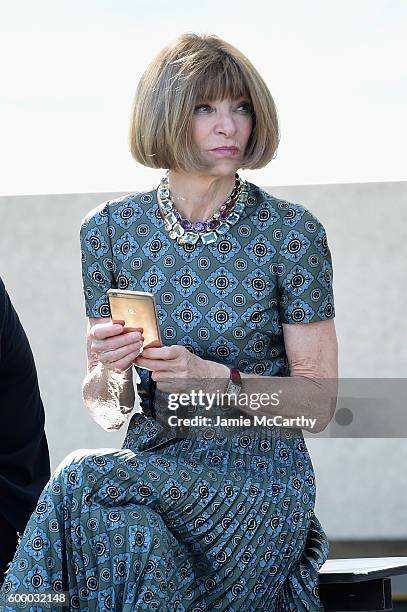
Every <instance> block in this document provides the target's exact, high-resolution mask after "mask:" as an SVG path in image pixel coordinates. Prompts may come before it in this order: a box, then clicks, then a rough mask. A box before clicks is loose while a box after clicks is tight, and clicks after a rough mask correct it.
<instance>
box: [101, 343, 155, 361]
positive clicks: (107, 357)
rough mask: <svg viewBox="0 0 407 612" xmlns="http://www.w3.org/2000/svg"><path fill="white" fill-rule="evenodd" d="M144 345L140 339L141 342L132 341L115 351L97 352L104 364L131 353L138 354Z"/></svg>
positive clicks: (118, 359)
mask: <svg viewBox="0 0 407 612" xmlns="http://www.w3.org/2000/svg"><path fill="white" fill-rule="evenodd" d="M142 346H143V343H142V341H141V340H140V341H139V342H132V343H131V344H126V346H123V347H121V348H118V349H115V350H113V351H100V352H99V353H98V352H96V354H97V355H98V358H99V361H101V362H102V363H103V364H113V363H116V362H117V361H120V360H121V359H123V358H126V357H127V356H128V355H129V354H132V353H137V355H138V354H139V353H140V351H141V348H142Z"/></svg>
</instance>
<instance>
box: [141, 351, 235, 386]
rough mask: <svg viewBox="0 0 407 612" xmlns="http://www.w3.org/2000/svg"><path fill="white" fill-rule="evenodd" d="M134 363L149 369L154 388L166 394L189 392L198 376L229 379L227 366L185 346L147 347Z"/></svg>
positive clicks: (200, 377) (198, 378)
mask: <svg viewBox="0 0 407 612" xmlns="http://www.w3.org/2000/svg"><path fill="white" fill-rule="evenodd" d="M134 363H135V364H136V365H137V366H139V367H141V368H147V369H149V370H151V371H152V375H151V377H152V379H153V380H155V381H156V382H157V388H158V389H159V390H160V391H164V392H165V393H189V391H190V390H191V389H192V388H194V389H195V388H196V387H197V383H198V382H200V381H201V379H216V378H219V379H223V380H226V379H227V378H229V368H228V367H227V366H225V365H223V364H221V363H216V362H215V361H209V360H206V359H201V357H198V356H197V355H194V353H191V351H189V350H188V349H187V348H186V347H185V346H180V345H177V344H173V345H172V346H161V347H159V348H146V349H144V350H143V354H142V355H140V356H139V357H137V358H136V359H135V360H134Z"/></svg>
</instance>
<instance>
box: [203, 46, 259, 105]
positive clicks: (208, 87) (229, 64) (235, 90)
mask: <svg viewBox="0 0 407 612" xmlns="http://www.w3.org/2000/svg"><path fill="white" fill-rule="evenodd" d="M226 98H230V99H231V100H238V99H239V98H248V99H249V100H250V99H251V97H250V93H249V87H248V85H247V82H246V79H245V77H244V75H243V72H242V70H241V68H240V66H238V65H237V64H236V62H234V61H233V59H232V58H230V57H229V56H228V55H226V54H225V55H223V57H222V58H220V59H219V60H218V61H216V62H212V63H210V64H208V66H206V68H205V70H203V71H201V73H200V77H199V78H198V79H197V81H196V84H195V100H196V101H197V102H198V101H203V100H205V101H215V100H220V101H222V100H225V99H226Z"/></svg>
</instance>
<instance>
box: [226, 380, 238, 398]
mask: <svg viewBox="0 0 407 612" xmlns="http://www.w3.org/2000/svg"><path fill="white" fill-rule="evenodd" d="M240 388H241V387H240V385H235V383H234V382H232V381H231V380H230V381H229V384H228V386H227V389H226V393H231V394H236V395H239V393H240Z"/></svg>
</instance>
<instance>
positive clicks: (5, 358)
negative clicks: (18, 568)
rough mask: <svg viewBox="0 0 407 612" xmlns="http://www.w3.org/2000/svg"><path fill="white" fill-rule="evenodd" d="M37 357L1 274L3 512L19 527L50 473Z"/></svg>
mask: <svg viewBox="0 0 407 612" xmlns="http://www.w3.org/2000/svg"><path fill="white" fill-rule="evenodd" d="M44 424H45V413H44V406H43V403H42V399H41V395H40V389H39V384H38V378H37V371H36V367H35V362H34V357H33V354H32V351H31V347H30V344H29V342H28V339H27V336H26V333H25V331H24V328H23V326H22V324H21V322H20V319H19V317H18V314H17V312H16V311H15V309H14V307H13V304H12V302H11V300H10V297H9V295H8V293H7V290H6V288H5V286H4V282H3V281H2V280H1V278H0V499H1V500H2V501H1V503H0V512H1V513H2V515H3V516H4V517H5V518H6V519H7V520H8V521H9V522H10V523H11V524H13V525H14V526H15V527H16V528H17V529H21V526H22V527H23V526H24V524H25V521H26V520H27V519H28V517H29V516H30V514H31V512H32V509H33V507H34V505H35V503H36V501H37V499H38V496H39V494H40V492H41V490H42V488H43V487H44V485H45V484H46V482H47V480H48V478H49V476H50V463H49V452H48V444H47V440H46V435H45V431H44Z"/></svg>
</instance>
